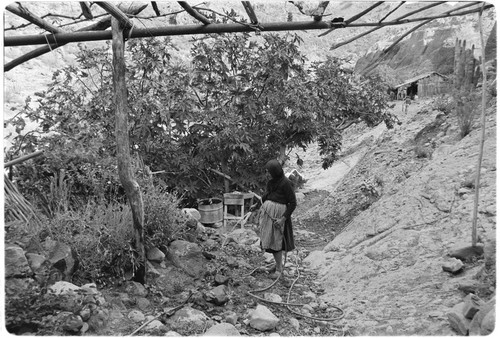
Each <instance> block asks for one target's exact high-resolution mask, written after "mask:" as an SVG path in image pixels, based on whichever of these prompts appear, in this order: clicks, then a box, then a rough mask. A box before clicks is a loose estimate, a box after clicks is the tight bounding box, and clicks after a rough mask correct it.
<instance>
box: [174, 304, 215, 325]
mask: <svg viewBox="0 0 500 338" xmlns="http://www.w3.org/2000/svg"><path fill="white" fill-rule="evenodd" d="M208 319H209V318H208V316H207V315H206V314H205V313H203V312H202V311H200V310H196V309H193V308H192V307H190V306H185V307H183V308H182V309H180V310H178V311H177V312H176V313H175V314H174V315H173V316H172V317H170V318H169V319H168V322H169V323H173V324H186V325H189V326H190V327H193V328H196V329H200V328H203V327H204V326H205V323H206V322H208Z"/></svg>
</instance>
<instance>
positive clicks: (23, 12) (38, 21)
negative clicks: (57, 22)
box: [5, 3, 64, 33]
mask: <svg viewBox="0 0 500 338" xmlns="http://www.w3.org/2000/svg"><path fill="white" fill-rule="evenodd" d="M17 5H18V6H17V7H15V6H14V5H7V7H5V9H7V10H8V11H9V12H11V13H13V14H15V15H17V16H19V17H21V18H23V19H25V20H27V21H29V22H31V23H32V24H35V25H37V26H38V27H40V28H43V29H45V30H46V31H49V32H51V33H64V30H62V29H60V28H58V27H56V26H52V25H51V24H50V23H48V22H47V21H45V20H43V19H42V18H40V17H38V16H36V15H35V14H33V13H31V12H30V11H29V10H28V9H26V8H25V7H23V5H21V4H20V3H17Z"/></svg>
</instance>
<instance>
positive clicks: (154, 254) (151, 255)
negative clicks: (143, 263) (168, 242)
mask: <svg viewBox="0 0 500 338" xmlns="http://www.w3.org/2000/svg"><path fill="white" fill-rule="evenodd" d="M146 255H147V258H148V260H150V261H151V262H157V263H161V262H163V260H164V259H165V254H164V253H163V252H162V251H161V250H160V249H158V248H157V247H155V246H154V247H151V248H149V250H148V252H147V254H146Z"/></svg>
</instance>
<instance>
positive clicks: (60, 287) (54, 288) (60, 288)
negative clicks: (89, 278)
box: [48, 281, 80, 295]
mask: <svg viewBox="0 0 500 338" xmlns="http://www.w3.org/2000/svg"><path fill="white" fill-rule="evenodd" d="M79 290H80V287H78V286H76V285H75V284H72V283H70V282H65V281H59V282H56V283H55V284H53V285H51V286H49V288H48V291H49V292H51V293H53V294H56V295H73V294H76V293H77V292H78V291H79Z"/></svg>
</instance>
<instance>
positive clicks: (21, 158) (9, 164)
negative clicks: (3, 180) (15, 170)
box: [3, 150, 43, 168]
mask: <svg viewBox="0 0 500 338" xmlns="http://www.w3.org/2000/svg"><path fill="white" fill-rule="evenodd" d="M42 154H43V150H39V151H35V152H34V153H31V154H28V155H24V156H21V157H19V158H16V159H15V160H12V161H9V162H6V163H4V164H3V167H4V168H8V167H11V166H13V165H15V164H18V163H22V162H24V161H27V160H29V159H30V158H33V157H37V156H39V155H42Z"/></svg>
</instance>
